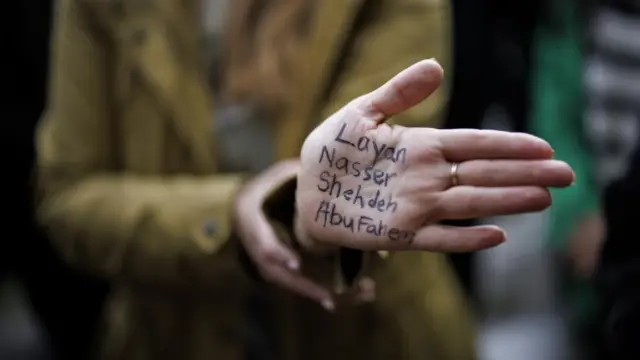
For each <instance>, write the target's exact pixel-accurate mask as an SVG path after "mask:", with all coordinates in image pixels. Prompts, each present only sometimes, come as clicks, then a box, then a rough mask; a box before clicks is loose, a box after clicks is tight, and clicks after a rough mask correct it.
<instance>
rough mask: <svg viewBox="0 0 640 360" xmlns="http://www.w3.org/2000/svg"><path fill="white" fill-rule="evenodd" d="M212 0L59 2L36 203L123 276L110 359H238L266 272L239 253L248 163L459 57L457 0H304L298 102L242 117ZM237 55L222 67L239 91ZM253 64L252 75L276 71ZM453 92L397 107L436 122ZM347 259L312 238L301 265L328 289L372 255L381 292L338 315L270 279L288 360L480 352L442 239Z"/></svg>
mask: <svg viewBox="0 0 640 360" xmlns="http://www.w3.org/2000/svg"><path fill="white" fill-rule="evenodd" d="M200 6H201V4H200V2H198V1H181V0H167V1H162V2H160V1H145V0H128V1H117V0H100V1H98V0H61V1H59V2H58V3H57V5H56V12H55V22H54V23H55V25H54V35H53V37H52V47H51V49H52V50H51V51H52V71H51V80H50V92H49V102H48V106H47V110H46V114H45V116H44V118H43V121H42V122H41V124H40V125H39V129H38V135H37V143H38V183H39V194H38V195H39V199H38V209H37V213H38V218H39V221H40V222H41V223H42V224H43V225H44V226H45V227H46V228H47V230H48V232H49V234H50V236H51V237H52V241H53V242H54V244H55V246H56V247H57V249H59V251H60V252H61V254H62V255H63V257H64V258H65V259H66V260H67V261H68V262H70V263H72V264H73V265H74V266H76V267H79V268H82V269H86V271H88V272H91V273H95V274H98V275H100V276H102V277H104V278H107V279H108V280H109V281H110V282H111V293H110V294H109V297H108V300H107V304H106V306H105V309H104V321H105V324H104V325H105V326H104V332H103V336H102V338H101V341H100V342H101V347H100V349H99V351H98V352H99V357H100V358H103V359H121V360H127V359H193V360H199V359H213V358H219V359H228V360H234V359H240V358H241V357H242V356H243V353H244V351H245V350H244V347H245V340H246V333H245V332H246V330H245V329H244V324H245V319H244V317H245V316H244V315H245V307H244V304H245V301H246V297H247V296H248V293H249V291H250V290H251V289H254V288H255V287H256V286H261V284H260V280H259V279H251V277H250V276H247V273H248V272H247V270H249V273H250V272H251V271H255V266H254V265H253V264H251V263H250V262H247V261H241V260H239V254H240V258H242V257H243V256H244V257H246V255H247V254H246V253H247V252H248V253H251V251H247V252H245V251H244V250H242V249H241V247H240V242H239V241H238V240H237V237H238V236H237V232H236V229H235V227H234V214H233V210H232V209H233V207H234V202H235V201H236V195H237V194H238V193H239V192H241V191H242V188H243V185H244V184H245V182H246V179H247V178H248V176H249V175H250V174H252V173H258V172H260V171H262V170H264V169H265V168H267V167H268V166H269V164H271V163H274V162H277V161H279V160H283V159H287V158H291V157H297V156H298V155H299V150H300V147H301V145H302V142H303V141H304V139H305V137H306V135H307V134H308V133H309V132H310V131H311V129H312V128H313V127H314V126H315V125H317V124H318V123H319V122H320V121H321V120H322V119H323V118H325V117H326V116H327V115H329V114H331V113H332V112H334V111H336V110H337V109H339V108H340V107H341V106H343V105H344V104H345V103H346V102H348V101H349V100H351V99H353V98H355V97H357V96H359V95H361V94H363V93H366V92H368V91H371V90H373V89H374V88H376V87H377V86H379V85H381V84H382V83H384V82H385V81H387V80H388V79H389V78H390V77H391V76H392V75H393V74H396V73H397V72H399V71H400V70H402V69H404V68H406V67H407V66H409V65H411V64H413V63H415V62H416V61H418V60H420V59H424V58H431V57H435V58H436V59H437V60H438V61H439V62H440V63H442V64H444V68H445V69H448V65H447V64H448V61H449V17H448V16H449V15H448V12H449V7H448V4H447V3H446V2H444V1H441V0H429V1H425V0H358V1H344V0H326V1H324V2H322V6H317V7H315V8H313V11H311V12H310V14H309V15H308V16H309V19H307V20H308V21H307V22H306V23H308V24H309V25H308V29H307V30H306V33H305V34H306V35H305V36H304V41H303V45H304V47H302V48H301V49H303V50H301V51H300V53H299V55H297V56H299V60H298V61H297V62H295V64H299V66H298V65H296V66H292V71H296V73H295V74H294V75H295V76H292V78H294V79H296V83H295V88H294V89H295V90H293V91H291V92H290V94H289V96H290V97H289V98H288V101H286V102H284V103H282V104H281V105H280V107H279V108H278V109H277V111H271V112H269V113H270V114H271V119H268V120H265V119H258V120H256V121H254V122H249V124H250V125H248V126H245V127H242V126H240V128H242V129H244V130H238V128H239V127H238V126H237V123H235V122H234V121H235V120H233V119H235V118H234V116H233V115H228V114H229V113H230V112H231V113H232V114H235V113H237V112H238V111H240V110H237V108H235V107H233V106H226V107H223V103H224V102H223V101H216V100H214V99H215V97H214V94H213V93H214V92H213V90H212V86H211V85H210V81H209V80H210V79H209V78H210V74H209V73H208V72H207V71H206V68H207V66H206V64H205V63H206V62H207V61H206V60H203V59H204V58H205V56H204V53H205V52H206V51H205V50H206V49H203V48H202V47H203V46H202V44H203V43H205V42H204V41H202V40H203V31H202V27H201V24H202V19H201V18H200V17H201V15H202V13H203V12H202V11H201V8H200ZM238 13H241V12H235V11H232V14H238ZM244 16H246V14H245V15H244ZM235 20H236V21H240V20H241V19H235ZM228 21H229V23H230V24H235V23H237V22H236V21H234V19H233V16H232V18H231V19H230V20H228ZM226 45H227V46H231V48H233V46H234V44H233V42H232V41H231V42H230V44H226ZM230 54H233V51H230ZM231 58H232V59H233V56H231ZM234 64H237V63H236V62H234V63H232V64H231V65H228V66H229V72H228V74H230V75H229V77H230V79H225V81H222V83H223V84H229V85H228V86H229V87H228V89H229V90H228V91H226V92H225V86H227V85H223V90H222V91H221V92H222V93H223V94H224V96H227V95H228V98H229V99H234V98H233V94H234V91H233V88H232V87H231V84H233V80H232V79H233V76H234V75H233V74H234V71H233V70H234V68H233V67H234ZM259 79H260V78H259V77H257V78H254V80H251V79H249V81H250V82H251V81H253V82H255V83H254V84H253V85H254V86H255V87H256V88H258V87H269V86H271V85H273V84H269V83H264V82H261V81H259ZM257 92H259V91H257ZM239 93H242V92H241V91H239ZM267 93H268V92H267ZM446 96H447V90H446V86H444V87H443V88H442V89H440V90H438V91H437V92H436V93H435V94H434V95H433V96H431V97H430V98H429V99H428V100H427V101H425V102H424V103H422V104H420V105H418V106H416V107H415V108H413V109H411V110H410V111H407V112H405V113H402V114H400V115H398V116H396V117H394V118H393V122H394V123H396V124H405V125H421V126H437V125H438V122H439V119H440V115H441V112H442V110H443V108H444V105H445V100H446ZM237 99H240V100H239V101H253V100H255V98H253V97H251V96H248V97H245V98H242V97H238V98H237ZM234 109H235V110H234ZM224 114H227V115H224ZM224 119H232V120H228V121H226V122H225V121H222V120H224ZM212 120H213V125H212ZM219 120H220V121H219ZM248 121H253V120H248ZM234 124H235V127H234ZM234 129H235V130H234ZM234 145H236V147H235V148H234V147H233V146H234ZM238 147H239V148H238ZM244 153H246V154H245V155H246V156H245V155H243V154H244ZM242 156H245V157H244V160H243V158H242ZM247 159H248V160H247ZM240 164H245V165H246V166H244V168H243V169H241V168H240V167H243V166H240ZM287 199H288V198H287V194H286V191H282V190H281V189H278V188H274V189H273V190H272V191H270V195H269V197H268V199H267V200H266V201H265V212H266V213H267V214H268V215H269V216H270V223H271V224H272V225H273V226H274V231H275V232H276V233H277V234H279V235H281V236H280V238H281V240H282V242H283V243H287V242H288V241H289V240H287V239H286V236H285V235H282V234H283V232H282V231H280V227H282V225H283V223H286V222H287V221H289V222H290V219H288V220H287V219H286V218H287V217H291V216H292V215H291V210H290V209H289V210H288V211H287V209H286V204H285V205H283V204H284V203H286V201H287ZM287 214H289V215H291V216H289V215H287ZM283 217H284V218H285V219H282V218H283ZM285 225H286V224H285ZM345 258H348V257H345ZM253 260H255V259H253ZM340 260H344V259H337V258H335V257H330V258H329V259H326V258H325V257H321V256H316V255H309V254H305V255H304V256H303V259H302V263H303V264H304V265H303V266H304V270H305V271H306V272H308V273H310V274H316V275H318V278H321V279H324V281H326V282H327V283H330V285H331V286H332V288H333V289H339V288H344V287H345V286H347V285H348V284H349V283H353V281H349V279H345V278H346V277H349V276H345V273H348V272H350V273H351V275H352V276H350V277H351V278H353V277H357V276H359V275H357V274H362V273H364V272H365V270H366V272H367V274H368V276H369V277H370V278H371V279H372V280H373V281H375V284H376V289H377V291H376V293H377V296H376V300H375V302H372V303H368V304H363V305H360V306H353V307H350V306H348V307H346V308H340V309H339V310H338V311H336V312H335V313H334V314H329V313H327V311H326V310H325V309H323V308H322V307H320V306H318V304H317V303H314V302H311V301H309V300H307V299H303V298H301V297H298V296H296V295H295V294H292V293H290V292H284V291H268V293H269V295H268V296H269V297H270V299H272V300H273V302H274V304H275V305H274V315H273V317H274V318H275V321H274V322H275V324H277V329H276V330H275V335H276V336H275V338H276V339H277V340H276V341H277V342H278V345H279V346H278V348H279V349H280V352H281V353H282V354H283V355H282V356H283V358H284V359H291V360H297V359H302V358H305V359H327V358H335V359H341V358H344V359H347V358H348V359H372V360H375V359H407V360H413V359H415V360H418V359H420V360H422V359H434V360H435V359H437V360H467V359H469V360H470V359H474V358H475V350H474V345H473V344H474V330H473V320H472V316H471V314H470V312H469V310H468V309H467V304H466V302H465V299H464V297H463V295H462V293H461V291H460V289H459V287H458V285H457V283H456V281H455V278H454V275H453V274H452V272H451V269H450V267H449V265H448V264H447V262H446V260H445V259H444V258H443V256H442V255H440V254H435V253H425V252H399V253H396V254H393V255H392V256H388V254H387V253H384V252H380V253H367V255H366V256H364V257H363V258H361V259H360V260H366V261H360V260H355V261H347V262H346V263H345V262H344V261H340ZM354 274H356V275H354Z"/></svg>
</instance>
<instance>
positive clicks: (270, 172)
mask: <svg viewBox="0 0 640 360" xmlns="http://www.w3.org/2000/svg"><path fill="white" fill-rule="evenodd" d="M299 169H300V164H299V162H298V161H284V162H280V163H278V164H276V165H274V166H272V167H270V168H269V169H267V170H266V171H265V172H263V173H261V174H260V175H258V176H257V177H256V178H254V179H253V180H252V181H250V182H249V183H248V184H247V185H246V186H245V188H244V189H243V190H242V191H241V193H240V194H239V196H238V198H237V200H236V206H235V209H234V210H235V211H234V212H235V218H236V226H237V229H238V230H237V231H238V233H239V235H240V240H241V242H242V245H243V246H244V248H245V249H246V251H247V253H248V254H249V257H250V258H251V260H252V261H253V263H254V264H255V266H256V267H257V269H258V271H259V273H260V275H261V276H262V277H263V278H264V279H265V280H266V281H268V282H270V283H273V284H275V285H277V286H280V287H282V288H284V289H287V290H289V291H291V292H293V293H295V294H298V295H300V296H303V297H307V298H310V299H312V300H315V301H317V302H318V303H320V304H321V305H322V306H323V307H324V308H325V309H327V310H329V311H332V310H333V309H334V308H335V297H336V294H333V293H332V292H331V291H330V290H329V289H327V288H326V287H324V286H322V285H320V284H318V283H317V282H314V281H313V280H311V279H310V278H308V277H306V276H305V275H304V274H303V273H302V271H301V260H300V256H299V255H298V254H297V253H296V252H294V251H293V250H292V249H290V248H289V247H287V245H286V244H284V243H283V242H281V241H280V240H279V239H278V237H277V236H276V234H275V232H274V229H273V228H272V227H271V225H270V224H269V221H268V220H267V217H266V215H265V213H264V211H263V209H262V208H263V205H264V203H265V200H266V198H267V196H268V195H269V194H270V193H271V191H272V190H273V189H274V188H275V187H276V186H278V185H280V184H283V183H284V182H285V181H287V180H289V179H291V178H293V177H294V176H295V175H296V174H297V172H298V170H299ZM356 285H357V286H355V287H354V289H353V290H352V291H350V292H349V294H346V295H344V294H343V295H342V296H341V297H342V298H348V299H350V301H352V302H366V301H372V300H373V298H374V292H375V284H373V282H372V280H371V279H366V278H365V279H361V281H360V282H359V283H358V284H356Z"/></svg>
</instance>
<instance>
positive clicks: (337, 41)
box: [276, 0, 368, 159]
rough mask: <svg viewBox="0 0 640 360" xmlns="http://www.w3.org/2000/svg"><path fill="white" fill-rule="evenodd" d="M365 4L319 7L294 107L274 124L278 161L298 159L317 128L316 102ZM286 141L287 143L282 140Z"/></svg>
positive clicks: (328, 2)
mask: <svg viewBox="0 0 640 360" xmlns="http://www.w3.org/2000/svg"><path fill="white" fill-rule="evenodd" d="M367 1H368V0H325V1H322V2H321V4H322V6H318V8H317V10H316V14H315V21H314V23H313V24H314V25H313V29H312V32H311V34H310V39H309V48H308V49H307V51H306V57H305V58H304V59H303V67H302V71H301V75H300V81H299V83H298V84H297V87H298V89H299V91H298V93H297V94H298V95H297V96H296V100H295V101H293V102H292V104H293V105H291V106H290V108H289V109H288V110H287V111H286V112H285V115H284V116H283V117H282V118H281V120H280V121H279V122H278V124H277V130H276V131H277V138H278V139H283V140H281V141H278V143H277V156H278V159H286V158H291V157H298V156H299V155H300V148H301V147H302V143H303V142H304V139H305V138H306V136H307V135H308V133H309V131H310V130H311V129H312V128H313V126H314V125H316V122H317V121H318V119H317V111H318V110H319V109H318V106H317V104H318V102H319V100H320V96H321V95H322V93H323V90H324V89H325V87H326V86H327V81H329V79H330V78H331V72H332V71H333V69H334V66H335V64H336V62H337V61H338V60H339V57H340V55H341V52H342V49H343V46H344V42H345V40H346V39H347V36H348V35H349V33H350V32H351V30H352V26H353V23H354V21H355V19H356V17H357V15H358V13H359V11H360V9H361V8H362V6H363V4H364V3H366V2H367ZM284 139H286V140H284Z"/></svg>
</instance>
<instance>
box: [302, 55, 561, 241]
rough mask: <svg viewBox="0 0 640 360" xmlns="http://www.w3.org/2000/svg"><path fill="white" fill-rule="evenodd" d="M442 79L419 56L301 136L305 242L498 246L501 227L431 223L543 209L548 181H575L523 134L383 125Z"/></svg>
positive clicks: (434, 65) (547, 148) (546, 147)
mask: <svg viewBox="0 0 640 360" xmlns="http://www.w3.org/2000/svg"><path fill="white" fill-rule="evenodd" d="M442 76H443V75H442V69H441V68H440V66H439V65H438V64H437V63H436V62H435V61H433V60H425V61H422V62H419V63H417V64H415V65H413V66H411V67H410V68H408V69H406V70H405V71H403V72H401V73H400V74H398V75H397V76H396V77H394V78H393V79H391V80H390V81H389V82H387V83H386V84H384V85H383V86H382V87H380V88H378V89H377V90H375V91H373V92H371V93H369V94H367V95H364V96H362V97H360V98H358V99H356V100H354V101H352V102H351V103H349V104H348V105H346V106H345V107H344V108H342V109H341V110H340V111H338V112H337V113H336V114H334V115H333V116H332V117H330V118H329V119H327V120H326V121H325V122H324V123H322V124H321V125H320V126H319V127H318V128H316V129H315V130H314V131H313V132H312V133H311V134H310V135H309V137H308V138H307V139H306V141H305V143H304V145H303V148H302V153H301V166H302V168H301V171H300V172H299V175H298V189H297V194H296V198H297V203H296V208H297V212H298V217H299V220H300V223H301V224H302V227H303V229H304V231H305V232H306V233H307V234H308V235H309V237H310V238H312V239H314V241H317V242H319V243H323V244H327V245H337V246H346V247H351V248H356V249H362V250H430V251H473V250H479V249H482V248H486V247H490V246H494V245H496V244H499V243H501V242H503V241H504V239H505V234H504V232H503V231H502V230H501V229H499V228H497V227H495V226H477V227H468V228H459V227H449V226H443V225H439V224H438V222H439V221H440V220H445V219H467V218H477V217H487V216H494V215H503V214H516V213H522V212H530V211H538V210H542V209H544V208H546V207H548V206H549V205H550V204H551V198H550V195H549V192H548V191H547V187H564V186H569V185H570V184H571V183H572V182H573V178H574V175H573V172H572V170H571V168H570V167H569V166H568V165H567V164H566V163H564V162H561V161H556V160H553V159H552V156H553V150H552V149H551V147H550V146H549V144H548V143H546V142H545V141H544V140H542V139H539V138H536V137H534V136H531V135H527V134H521V133H509V132H501V131H491V130H469V129H460V130H437V129H432V128H406V127H402V126H395V125H394V126H391V125H388V124H386V123H385V120H386V119H388V118H389V117H391V116H393V115H395V114H398V113H400V112H402V111H405V110H407V109H409V108H411V107H412V106H414V105H416V104H418V103H419V102H421V101H422V100H424V99H425V98H426V97H428V96H429V95H430V94H431V93H432V92H433V91H434V90H435V89H436V88H437V87H438V86H439V85H440V83H441V82H442ZM453 164H456V165H455V167H454V168H453V169H454V170H455V175H454V176H452V175H453V174H452V166H454V165H453ZM455 181H458V183H457V184H456V183H454V182H455Z"/></svg>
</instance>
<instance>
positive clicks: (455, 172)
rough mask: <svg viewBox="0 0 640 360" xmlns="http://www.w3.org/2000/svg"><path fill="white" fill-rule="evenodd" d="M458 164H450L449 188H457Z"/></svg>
mask: <svg viewBox="0 0 640 360" xmlns="http://www.w3.org/2000/svg"><path fill="white" fill-rule="evenodd" d="M458 166H459V164H458V163H452V164H451V171H450V172H449V175H450V176H451V187H454V186H458Z"/></svg>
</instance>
